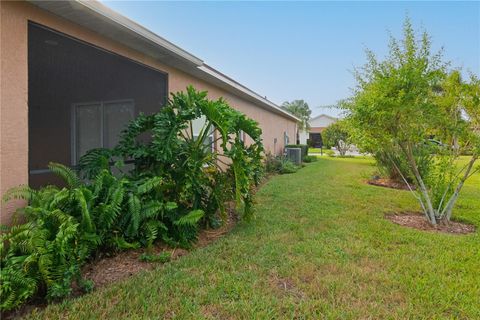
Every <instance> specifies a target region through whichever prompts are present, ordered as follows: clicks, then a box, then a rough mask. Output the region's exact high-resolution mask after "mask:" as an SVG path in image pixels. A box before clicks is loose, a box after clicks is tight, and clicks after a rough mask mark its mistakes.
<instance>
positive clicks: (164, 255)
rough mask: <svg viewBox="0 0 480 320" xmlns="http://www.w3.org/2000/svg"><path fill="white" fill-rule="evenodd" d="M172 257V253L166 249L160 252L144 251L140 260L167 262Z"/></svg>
mask: <svg viewBox="0 0 480 320" xmlns="http://www.w3.org/2000/svg"><path fill="white" fill-rule="evenodd" d="M171 259H172V254H171V253H170V252H167V251H164V252H161V253H159V254H148V253H142V254H141V255H140V261H143V262H160V263H167V262H169V261H170V260H171Z"/></svg>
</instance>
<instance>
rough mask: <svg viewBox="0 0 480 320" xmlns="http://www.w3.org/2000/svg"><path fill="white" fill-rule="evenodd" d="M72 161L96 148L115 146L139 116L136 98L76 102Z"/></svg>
mask: <svg viewBox="0 0 480 320" xmlns="http://www.w3.org/2000/svg"><path fill="white" fill-rule="evenodd" d="M72 115H73V125H72V140H73V141H72V142H73V143H72V165H76V164H77V163H78V160H79V159H80V157H81V156H83V155H84V154H85V153H87V151H88V150H91V149H94V148H113V147H115V146H116V145H117V143H118V141H119V137H120V133H121V132H122V130H123V129H125V127H126V126H127V124H128V122H130V121H131V120H132V119H133V118H134V116H135V107H134V102H133V100H119V101H99V102H90V103H76V104H74V105H73V112H72Z"/></svg>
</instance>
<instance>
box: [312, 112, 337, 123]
mask: <svg viewBox="0 0 480 320" xmlns="http://www.w3.org/2000/svg"><path fill="white" fill-rule="evenodd" d="M322 117H323V118H329V119H332V120H338V118H335V117H332V116H329V115H328V114H324V113H322V114H320V115H318V116H316V117H313V118H312V119H310V121H313V120H317V119H320V118H322Z"/></svg>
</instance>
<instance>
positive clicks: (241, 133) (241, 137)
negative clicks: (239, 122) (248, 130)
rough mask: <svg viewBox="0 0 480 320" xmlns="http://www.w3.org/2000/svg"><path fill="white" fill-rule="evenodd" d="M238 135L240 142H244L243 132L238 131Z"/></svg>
mask: <svg viewBox="0 0 480 320" xmlns="http://www.w3.org/2000/svg"><path fill="white" fill-rule="evenodd" d="M239 134H240V136H239V139H240V141H242V142H245V132H243V130H240V132H239Z"/></svg>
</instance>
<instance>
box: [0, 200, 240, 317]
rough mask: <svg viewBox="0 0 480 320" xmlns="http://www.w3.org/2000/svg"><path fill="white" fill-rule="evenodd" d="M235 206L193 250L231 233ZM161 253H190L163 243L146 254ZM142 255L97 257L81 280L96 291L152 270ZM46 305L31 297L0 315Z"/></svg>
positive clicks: (14, 314) (77, 291)
mask: <svg viewBox="0 0 480 320" xmlns="http://www.w3.org/2000/svg"><path fill="white" fill-rule="evenodd" d="M234 207H235V204H234V203H228V204H227V205H226V211H227V217H226V221H225V222H224V224H223V225H222V226H221V227H220V228H218V229H204V230H201V231H200V232H199V235H198V241H197V242H196V243H195V245H194V246H193V248H192V249H195V248H203V247H205V246H207V245H209V244H211V243H213V242H214V241H215V240H217V239H218V238H220V237H222V236H224V235H225V234H227V233H228V232H230V231H231V230H232V229H233V227H234V226H235V224H236V223H237V222H238V216H237V214H236V213H235V210H234ZM164 251H169V252H171V260H175V259H177V258H179V257H182V256H184V255H187V254H188V253H189V251H188V250H185V249H181V248H171V247H168V246H167V245H166V244H163V243H159V244H156V245H154V246H153V248H151V249H150V250H149V253H150V254H159V253H161V252H164ZM144 252H146V251H145V248H141V249H137V250H128V251H123V252H120V253H118V254H115V255H112V256H103V257H100V258H97V259H95V260H93V261H92V262H90V263H88V264H86V265H85V266H84V267H82V275H83V277H84V279H88V280H92V281H93V282H94V284H95V289H98V288H101V287H104V286H107V285H109V284H111V283H114V282H118V281H121V280H124V279H126V278H129V277H131V276H133V275H135V274H137V273H139V272H142V271H145V270H152V269H154V268H155V266H157V265H158V264H159V263H156V262H143V261H140V256H141V255H142V253H144ZM73 290H74V292H73V294H72V295H73V297H76V296H80V295H82V294H83V292H82V291H81V290H80V289H79V288H78V287H77V286H76V285H74V286H73ZM47 305H48V304H47V302H46V301H45V300H43V299H39V298H34V299H33V300H31V301H30V302H29V303H26V304H24V305H22V306H21V307H20V308H18V309H16V310H11V311H7V312H2V313H1V314H0V319H2V320H4V319H15V318H19V317H23V316H25V315H27V314H29V313H31V312H32V311H33V310H35V309H37V310H38V309H40V310H41V309H43V308H45V307H46V306H47Z"/></svg>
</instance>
